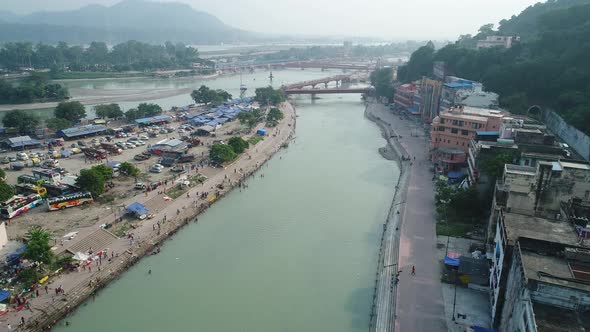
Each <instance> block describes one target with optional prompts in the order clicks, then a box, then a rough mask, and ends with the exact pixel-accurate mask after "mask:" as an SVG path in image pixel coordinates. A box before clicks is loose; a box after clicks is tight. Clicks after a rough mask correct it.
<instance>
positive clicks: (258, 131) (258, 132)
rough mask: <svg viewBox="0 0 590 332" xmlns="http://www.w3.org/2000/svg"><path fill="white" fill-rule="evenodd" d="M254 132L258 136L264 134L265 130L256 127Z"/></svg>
mask: <svg viewBox="0 0 590 332" xmlns="http://www.w3.org/2000/svg"><path fill="white" fill-rule="evenodd" d="M256 134H258V135H260V136H264V135H266V130H264V129H258V130H257V131H256Z"/></svg>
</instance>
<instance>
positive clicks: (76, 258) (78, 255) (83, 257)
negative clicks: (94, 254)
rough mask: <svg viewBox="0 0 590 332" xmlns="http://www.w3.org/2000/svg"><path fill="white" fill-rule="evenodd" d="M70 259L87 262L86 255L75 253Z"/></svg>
mask: <svg viewBox="0 0 590 332" xmlns="http://www.w3.org/2000/svg"><path fill="white" fill-rule="evenodd" d="M72 258H73V259H74V260H77V261H85V260H88V255H86V254H84V253H81V252H77V253H76V254H75V255H74V257H72Z"/></svg>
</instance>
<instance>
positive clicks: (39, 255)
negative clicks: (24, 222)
mask: <svg viewBox="0 0 590 332" xmlns="http://www.w3.org/2000/svg"><path fill="white" fill-rule="evenodd" d="M26 238H27V247H26V248H25V251H24V252H23V257H25V258H27V259H30V260H32V261H34V262H40V263H45V264H49V263H51V259H52V258H53V252H52V251H51V244H49V241H50V240H51V233H49V232H48V231H47V230H44V229H43V228H41V227H39V226H33V227H32V228H31V229H30V230H29V231H28V232H27V235H26Z"/></svg>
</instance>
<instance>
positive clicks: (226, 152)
mask: <svg viewBox="0 0 590 332" xmlns="http://www.w3.org/2000/svg"><path fill="white" fill-rule="evenodd" d="M237 156H238V155H237V154H236V153H235V152H234V150H233V149H232V148H231V146H229V145H227V144H213V146H211V150H210V151H209V158H210V159H211V161H213V162H214V163H217V164H223V163H225V162H228V161H232V160H234V159H236V157H237Z"/></svg>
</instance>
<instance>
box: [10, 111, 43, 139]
mask: <svg viewBox="0 0 590 332" xmlns="http://www.w3.org/2000/svg"><path fill="white" fill-rule="evenodd" d="M2 124H4V126H5V127H8V128H16V129H18V132H19V133H20V134H26V133H27V131H28V130H33V129H35V127H37V126H38V125H39V117H38V116H36V115H35V114H32V113H31V112H26V111H21V110H12V111H8V112H6V114H5V115H4V118H3V119H2Z"/></svg>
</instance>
